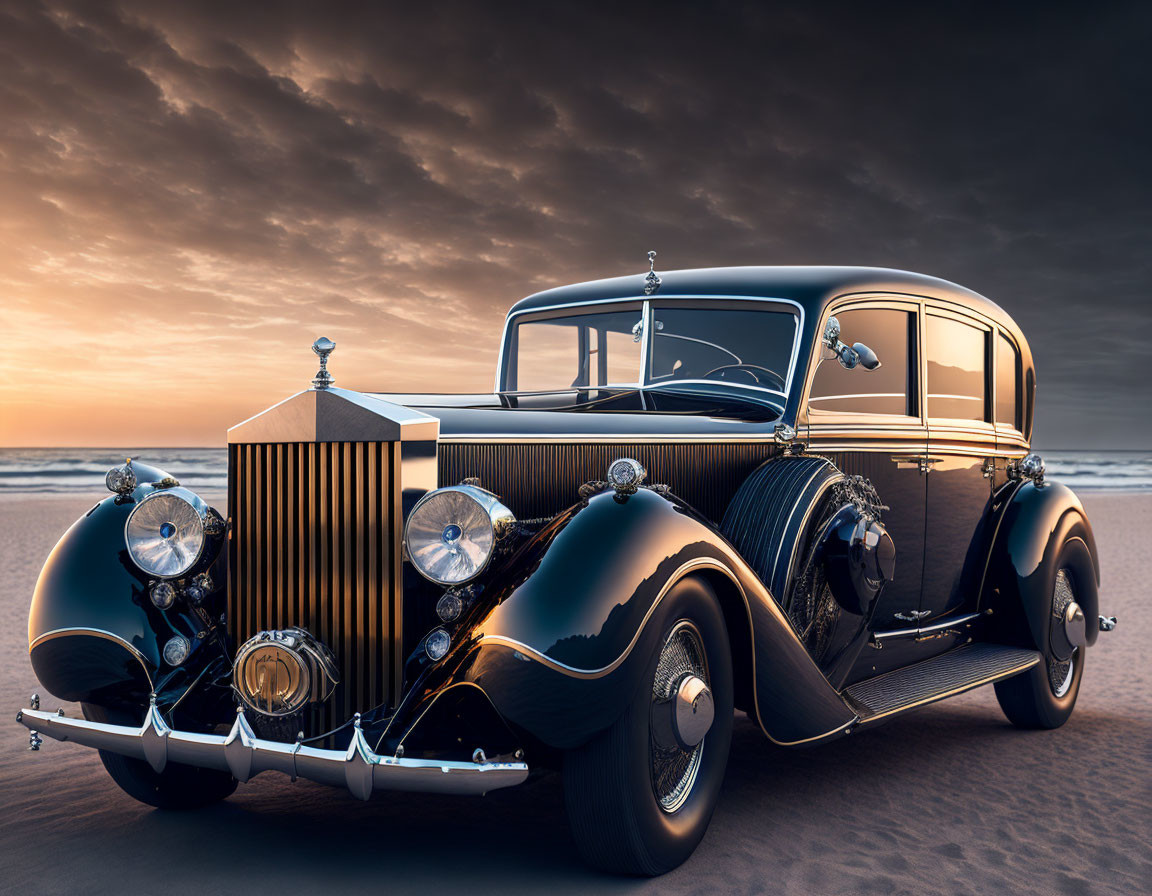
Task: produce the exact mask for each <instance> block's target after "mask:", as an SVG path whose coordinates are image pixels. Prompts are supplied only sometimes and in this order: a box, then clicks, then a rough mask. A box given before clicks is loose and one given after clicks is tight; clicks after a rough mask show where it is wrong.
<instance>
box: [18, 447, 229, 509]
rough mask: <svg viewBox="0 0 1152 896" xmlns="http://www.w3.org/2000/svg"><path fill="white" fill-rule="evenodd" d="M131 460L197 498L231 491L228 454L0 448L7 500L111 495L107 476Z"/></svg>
mask: <svg viewBox="0 0 1152 896" xmlns="http://www.w3.org/2000/svg"><path fill="white" fill-rule="evenodd" d="M126 457H131V458H132V459H133V460H138V461H140V463H144V464H148V465H149V466H152V467H159V468H160V469H161V470H164V471H165V472H166V473H169V474H171V475H172V476H175V477H176V478H177V479H179V480H180V484H181V485H183V486H186V487H188V488H190V489H192V490H193V491H195V492H204V493H206V494H212V495H221V494H224V493H225V492H227V491H228V450H227V449H226V448H135V449H124V450H119V449H112V448H0V497H2V496H4V495H29V494H36V495H52V494H58V495H84V496H90V497H93V498H100V497H103V496H105V495H107V494H108V493H107V491H105V488H104V476H105V474H106V473H107V472H108V470H109V469H110V468H112V467H115V466H118V465H119V464H122V463H124V458H126Z"/></svg>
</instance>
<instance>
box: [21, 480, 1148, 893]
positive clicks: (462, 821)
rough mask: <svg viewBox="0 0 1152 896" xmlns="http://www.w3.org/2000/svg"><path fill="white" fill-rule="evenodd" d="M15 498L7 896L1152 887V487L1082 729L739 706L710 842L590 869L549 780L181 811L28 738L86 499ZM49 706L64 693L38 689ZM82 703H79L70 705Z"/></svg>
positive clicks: (1116, 506)
mask: <svg viewBox="0 0 1152 896" xmlns="http://www.w3.org/2000/svg"><path fill="white" fill-rule="evenodd" d="M94 497H98V496H96V495H93V496H86V497H85V498H84V499H83V500H72V499H65V498H28V499H6V500H4V501H3V502H0V669H2V670H3V674H2V675H0V710H3V712H4V713H6V714H7V716H6V718H7V719H8V721H7V722H5V723H3V724H0V794H2V799H0V880H2V881H3V889H4V890H5V891H6V892H11V893H21V894H30V893H60V892H74V893H123V892H133V891H138V892H151V893H164V894H181V893H197V894H206V893H216V892H224V891H228V892H240V891H242V890H243V891H246V892H250V893H264V892H274V893H278V894H288V893H305V892H308V893H316V892H324V893H343V892H356V893H362V892H364V891H365V890H368V891H379V892H390V893H407V892H413V893H416V892H420V893H423V894H429V893H432V894H440V893H446V892H457V891H467V892H488V891H497V890H498V891H500V892H541V891H547V892H549V893H551V894H554V896H555V894H560V893H575V892H586V891H588V890H589V889H591V888H593V887H595V888H597V889H601V890H603V891H606V892H607V891H627V892H636V891H647V892H659V893H701V892H710V893H762V892H767V891H771V892H781V893H805V894H812V893H829V894H832V893H847V892H859V893H924V892H945V893H950V894H951V893H996V894H1001V893H1024V892H1027V893H1053V894H1089V893H1126V894H1127V893H1140V892H1148V891H1149V890H1150V889H1152V820H1150V817H1149V806H1150V805H1152V681H1150V677H1152V676H1150V672H1152V663H1149V659H1148V657H1149V653H1148V647H1147V645H1148V644H1149V643H1152V622H1150V621H1149V613H1148V608H1147V600H1148V598H1147V587H1148V586H1147V581H1148V577H1147V573H1146V571H1145V569H1144V567H1143V563H1144V562H1146V560H1147V557H1148V553H1149V547H1150V545H1149V541H1148V534H1147V533H1148V532H1149V531H1150V528H1152V497H1149V496H1143V495H1104V494H1099V493H1098V494H1088V495H1085V496H1084V502H1085V504H1086V506H1087V508H1088V511H1089V514H1090V517H1091V519H1092V521H1093V524H1094V526H1095V530H1096V537H1097V540H1098V542H1099V546H1100V551H1101V555H1102V562H1103V585H1102V599H1101V603H1102V609H1103V610H1104V611H1105V612H1108V613H1114V614H1116V615H1117V616H1118V617H1119V619H1120V625H1119V627H1118V628H1117V630H1116V631H1115V632H1114V633H1113V634H1111V635H1109V636H1102V637H1101V640H1100V642H1099V644H1098V645H1097V647H1095V648H1094V649H1093V650H1091V652H1090V653H1089V655H1088V664H1087V669H1086V673H1085V680H1084V685H1083V688H1082V690H1081V692H1080V698H1079V703H1078V705H1077V708H1076V712H1075V714H1074V715H1073V717H1072V719H1071V721H1070V722H1069V723H1068V724H1067V725H1066V726H1065V727H1064V728H1062V729H1060V730H1058V731H1054V732H1019V731H1016V730H1015V729H1013V728H1012V727H1010V726H1009V724H1008V723H1007V721H1006V720H1005V719H1004V717H1003V715H1002V714H1001V712H1000V710H999V707H998V706H997V704H996V700H995V697H994V695H993V692H992V689H991V688H983V689H979V690H977V691H974V692H971V693H969V694H966V695H963V696H961V697H959V698H955V699H952V700H949V701H946V702H944V703H939V704H935V705H933V706H931V707H927V708H925V709H923V710H921V711H919V712H917V713H914V714H912V715H909V716H904V717H901V718H899V719H897V720H895V721H893V722H892V723H891V724H889V725H887V726H885V727H881V728H878V729H876V730H874V731H870V732H867V733H863V734H861V735H860V736H858V737H856V736H854V737H851V738H846V739H844V740H841V741H839V742H836V743H833V744H829V745H827V746H824V747H818V748H814V749H811V750H805V751H788V750H784V749H780V748H776V747H773V746H772V745H771V744H770V743H769V742H768V741H767V740H766V739H765V738H764V737H763V736H762V735H761V734H760V733H759V732H758V730H757V729H756V728H755V727H754V726H753V725H752V724H751V723H750V722H749V721H748V720H747V719H746V718H744V717H743V716H741V717H740V718H738V720H737V725H736V729H735V733H734V737H733V744H732V753H731V758H730V762H729V768H728V775H727V779H726V782H725V785H724V793H723V797H722V799H721V802H720V806H719V809H718V810H717V812H716V815H715V817H714V819H713V821H712V826H711V828H710V830H709V832H708V835H707V836H706V838H705V839H704V842H703V843H702V844H701V846H700V848H699V849H698V850H697V852H696V854H695V855H694V856H693V858H692V859H691V860H690V861H689V862H688V863H687V864H685V865H684V866H683V867H681V868H679V869H678V870H676V871H675V872H673V873H671V874H669V875H667V876H665V877H663V878H660V879H657V880H655V881H636V880H622V879H616V878H612V877H606V876H603V875H599V874H595V873H593V872H590V871H588V870H587V869H586V868H585V867H584V866H583V865H581V864H580V862H579V861H578V859H577V858H576V855H575V851H574V848H573V846H572V844H571V839H570V834H569V832H568V827H567V822H566V820H565V817H564V812H563V805H562V799H561V791H560V784H559V781H558V780H557V778H556V776H547V777H543V778H541V779H539V780H533V781H531V782H530V783H529V784H527V785H525V786H523V787H520V788H516V789H513V790H508V791H502V792H498V793H493V794H491V795H489V796H487V797H483V798H475V799H469V798H448V797H428V796H420V795H407V794H398V795H384V796H379V797H376V798H374V799H373V800H372V801H371V802H370V803H367V804H363V803H360V802H359V801H357V800H355V799H353V798H352V797H351V796H349V795H348V794H346V793H343V792H340V791H337V790H330V789H327V788H324V787H321V786H317V785H311V784H308V783H295V784H293V783H291V782H289V781H288V780H287V779H286V778H283V777H281V776H274V775H265V776H263V777H261V778H258V779H256V780H255V781H253V782H251V783H249V784H247V785H241V787H240V789H239V790H238V792H237V793H236V794H235V796H233V797H232V798H231V799H229V800H228V801H227V802H225V803H223V804H221V805H219V806H216V807H213V808H210V809H207V810H204V811H201V812H196V813H185V814H175V813H164V812H159V811H154V810H151V809H149V808H147V807H145V806H142V805H140V804H138V803H136V802H134V801H133V800H131V799H130V798H129V797H127V796H125V795H124V794H122V793H121V792H120V791H119V790H118V789H117V788H116V787H115V786H114V785H113V784H112V782H111V780H110V779H109V778H108V777H107V775H106V774H105V772H104V769H103V767H102V766H101V764H100V762H99V759H98V758H97V756H96V754H95V752H94V751H91V750H88V749H86V748H81V747H77V746H74V745H71V744H66V743H64V744H61V743H57V742H55V741H51V740H46V741H45V744H44V747H43V749H42V750H41V751H40V752H39V753H30V752H28V751H27V750H26V745H27V732H26V730H25V729H24V728H23V727H22V726H20V725H17V724H16V723H15V722H14V721H13V716H14V715H15V712H16V710H17V709H18V708H20V707H22V706H25V705H26V701H27V699H28V696H29V694H31V693H32V692H33V691H41V692H42V688H41V687H40V686H39V685H38V684H37V682H36V680H35V677H34V676H33V673H32V669H31V666H30V665H29V663H28V659H27V639H26V618H27V616H26V614H27V607H28V601H29V598H30V596H31V593H32V587H33V585H34V583H35V580H36V576H37V574H38V572H39V570H40V567H41V565H42V563H43V561H44V559H45V557H46V556H47V554H48V552H49V550H50V549H51V547H52V545H53V544H54V543H55V540H56V539H57V538H58V537H59V535H60V534H61V533H62V532H63V531H64V529H65V528H66V527H67V526H68V525H69V524H70V523H71V521H72V520H73V519H75V518H76V517H77V516H79V515H80V514H81V513H83V512H84V511H85V510H87V509H88V507H89V506H91V503H92V498H94ZM44 705H45V708H55V706H56V705H57V704H56V703H55V702H53V700H52V698H51V697H48V696H47V695H44ZM64 709H65V710H66V711H67V712H68V714H69V715H72V714H78V708H77V707H76V706H70V705H65V706H64Z"/></svg>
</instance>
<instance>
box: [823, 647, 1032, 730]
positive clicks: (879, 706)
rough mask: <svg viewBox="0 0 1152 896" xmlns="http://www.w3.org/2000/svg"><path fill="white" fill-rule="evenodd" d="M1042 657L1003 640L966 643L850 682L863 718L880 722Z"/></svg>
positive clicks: (1013, 672)
mask: <svg viewBox="0 0 1152 896" xmlns="http://www.w3.org/2000/svg"><path fill="white" fill-rule="evenodd" d="M1040 660H1041V656H1040V653H1039V652H1038V651H1035V650H1024V649H1022V648H1019V647H1005V646H1004V645H1003V644H966V645H964V646H963V647H957V648H956V649H955V650H950V651H948V652H947V653H944V654H941V655H940V656H936V657H933V658H932V659H930V660H924V661H922V662H919V663H916V664H915V665H912V666H908V667H906V668H904V669H896V670H894V671H892V672H885V673H884V674H883V675H877V676H876V677H875V678H869V679H868V680H867V681H861V682H860V683H858V684H854V685H852V686H851V687H850V688H846V689H845V691H844V696H845V697H847V698H849V700H850V702H851V703H852V704H853V706H854V707H855V708H856V711H857V713H858V714H859V716H860V722H859V724H861V725H864V724H867V723H868V722H875V721H877V720H879V719H883V718H886V717H888V716H891V715H895V714H896V713H901V712H906V711H907V710H909V709H915V708H916V707H917V706H924V705H925V704H928V703H934V702H935V701H937V700H943V699H944V698H945V697H951V696H953V695H954V694H961V693H963V692H964V691H969V690H971V689H972V688H977V687H980V685H982V684H991V683H992V682H994V681H999V680H1000V679H1002V678H1009V677H1011V676H1013V675H1016V674H1018V673H1020V672H1024V671H1025V670H1027V669H1031V668H1032V667H1033V666H1035V665H1036V664H1037V663H1039V662H1040Z"/></svg>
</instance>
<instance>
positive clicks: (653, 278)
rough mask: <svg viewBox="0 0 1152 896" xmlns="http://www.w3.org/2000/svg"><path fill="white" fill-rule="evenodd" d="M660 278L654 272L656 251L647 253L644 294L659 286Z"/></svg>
mask: <svg viewBox="0 0 1152 896" xmlns="http://www.w3.org/2000/svg"><path fill="white" fill-rule="evenodd" d="M661 282H662V281H661V280H660V277H659V275H657V273H656V252H655V251H652V252H649V253H648V275H647V276H646V277H645V278H644V295H646V296H650V295H652V293H654V292H656V290H658V289H659V288H660V284H661Z"/></svg>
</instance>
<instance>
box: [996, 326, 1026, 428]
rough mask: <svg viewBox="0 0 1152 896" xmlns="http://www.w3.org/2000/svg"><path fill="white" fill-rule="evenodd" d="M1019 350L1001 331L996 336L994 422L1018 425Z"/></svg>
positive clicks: (1018, 426)
mask: <svg viewBox="0 0 1152 896" xmlns="http://www.w3.org/2000/svg"><path fill="white" fill-rule="evenodd" d="M1020 404H1021V402H1020V352H1018V351H1017V350H1016V346H1015V345H1013V344H1012V341H1011V340H1010V339H1008V337H1007V336H1005V335H1004V334H1003V333H1001V334H1000V335H999V336H998V337H997V338H996V422H997V423H1007V424H1008V425H1009V426H1012V427H1015V428H1016V429H1021V428H1022V427H1021V426H1020Z"/></svg>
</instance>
